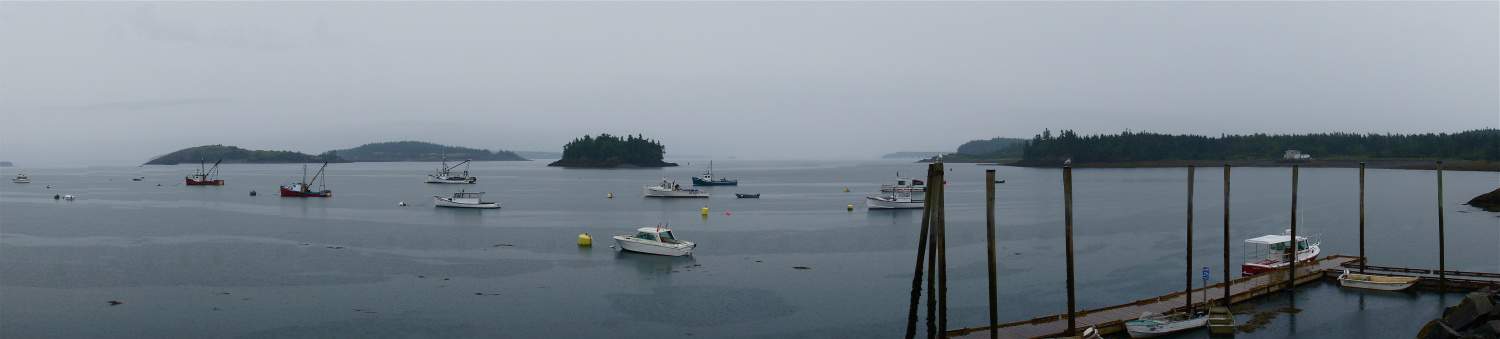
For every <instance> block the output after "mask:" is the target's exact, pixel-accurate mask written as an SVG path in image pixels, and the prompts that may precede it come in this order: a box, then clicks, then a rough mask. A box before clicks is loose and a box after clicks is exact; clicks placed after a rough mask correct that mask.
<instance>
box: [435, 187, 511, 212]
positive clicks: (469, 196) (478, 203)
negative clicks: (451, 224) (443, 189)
mask: <svg viewBox="0 0 1500 339" xmlns="http://www.w3.org/2000/svg"><path fill="white" fill-rule="evenodd" d="M432 204H433V206H436V207H452V208H485V209H493V208H500V203H498V202H493V201H484V192H464V191H458V193H453V195H452V196H448V197H443V196H436V195H434V196H432Z"/></svg>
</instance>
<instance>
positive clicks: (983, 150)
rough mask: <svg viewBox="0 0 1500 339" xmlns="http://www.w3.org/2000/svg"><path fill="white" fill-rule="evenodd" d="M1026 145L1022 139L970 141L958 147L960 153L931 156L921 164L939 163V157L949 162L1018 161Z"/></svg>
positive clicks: (1002, 138)
mask: <svg viewBox="0 0 1500 339" xmlns="http://www.w3.org/2000/svg"><path fill="white" fill-rule="evenodd" d="M1025 145H1026V139H1021V138H1005V137H995V138H990V139H987V140H986V139H980V140H970V141H969V142H965V143H963V144H962V145H958V152H955V153H946V154H939V155H935V156H930V157H927V158H926V159H923V160H922V161H921V162H933V161H937V159H938V157H939V156H940V157H942V159H943V161H947V162H1000V161H1016V160H1019V159H1021V149H1022V148H1023V147H1025Z"/></svg>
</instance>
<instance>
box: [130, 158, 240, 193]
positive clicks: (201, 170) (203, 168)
mask: <svg viewBox="0 0 1500 339" xmlns="http://www.w3.org/2000/svg"><path fill="white" fill-rule="evenodd" d="M221 162H224V159H219V161H215V162H214V166H213V167H208V166H207V163H204V162H199V163H198V169H197V170H194V171H193V174H189V175H188V176H187V178H185V179H183V180H184V183H185V184H187V185H188V186H224V179H219V163H221ZM136 181H140V180H136Z"/></svg>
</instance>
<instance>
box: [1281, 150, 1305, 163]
mask: <svg viewBox="0 0 1500 339" xmlns="http://www.w3.org/2000/svg"><path fill="white" fill-rule="evenodd" d="M1281 160H1287V161H1308V160H1312V154H1306V153H1302V151H1298V150H1294V149H1289V150H1286V153H1282V154H1281Z"/></svg>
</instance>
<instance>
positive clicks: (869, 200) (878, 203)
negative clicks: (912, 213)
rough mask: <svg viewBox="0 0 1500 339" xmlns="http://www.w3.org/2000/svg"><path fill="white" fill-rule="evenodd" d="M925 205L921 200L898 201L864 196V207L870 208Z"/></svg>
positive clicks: (917, 206) (905, 207) (906, 207)
mask: <svg viewBox="0 0 1500 339" xmlns="http://www.w3.org/2000/svg"><path fill="white" fill-rule="evenodd" d="M925 205H926V204H924V203H923V202H922V201H899V200H890V199H881V198H876V197H865V207H867V208H870V209H911V208H922V207H923V206H925Z"/></svg>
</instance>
